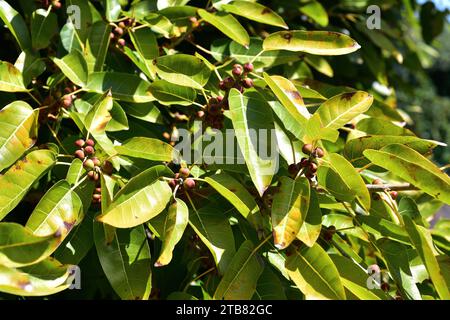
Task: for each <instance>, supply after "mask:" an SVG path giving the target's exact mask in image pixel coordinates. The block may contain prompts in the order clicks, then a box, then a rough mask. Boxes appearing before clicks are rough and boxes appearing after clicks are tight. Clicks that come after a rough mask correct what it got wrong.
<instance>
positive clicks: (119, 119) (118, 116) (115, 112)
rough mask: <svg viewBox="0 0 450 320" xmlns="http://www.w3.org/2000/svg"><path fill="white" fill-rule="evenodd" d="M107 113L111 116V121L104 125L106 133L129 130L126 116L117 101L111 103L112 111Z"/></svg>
mask: <svg viewBox="0 0 450 320" xmlns="http://www.w3.org/2000/svg"><path fill="white" fill-rule="evenodd" d="M109 113H110V114H111V120H110V121H109V122H108V124H107V125H106V128H105V130H106V131H108V132H117V131H122V130H128V129H130V127H129V126H128V118H127V114H126V113H125V111H124V110H123V109H122V107H121V106H120V104H119V103H118V102H117V101H114V102H113V106H112V109H111V110H110V112H109Z"/></svg>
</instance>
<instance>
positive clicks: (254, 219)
mask: <svg viewBox="0 0 450 320" xmlns="http://www.w3.org/2000/svg"><path fill="white" fill-rule="evenodd" d="M205 181H206V182H207V183H208V184H209V185H210V186H211V187H213V188H214V189H215V190H216V191H217V192H218V193H220V194H221V195H222V196H223V197H224V198H225V199H227V200H228V201H229V202H230V203H231V204H232V205H233V206H234V207H235V208H236V209H237V210H238V211H239V213H240V214H242V215H243V216H244V217H245V218H246V219H248V220H249V221H250V222H251V223H252V224H253V225H254V226H255V228H256V230H262V228H263V227H262V221H261V216H260V215H261V212H260V210H259V206H258V204H257V203H256V201H255V199H254V198H253V196H252V195H251V194H250V193H249V192H248V191H247V189H246V188H245V187H244V186H243V185H242V184H240V183H239V181H237V180H236V179H234V178H233V177H232V176H230V175H228V174H226V173H224V172H221V173H219V174H214V175H212V176H209V177H206V178H205Z"/></svg>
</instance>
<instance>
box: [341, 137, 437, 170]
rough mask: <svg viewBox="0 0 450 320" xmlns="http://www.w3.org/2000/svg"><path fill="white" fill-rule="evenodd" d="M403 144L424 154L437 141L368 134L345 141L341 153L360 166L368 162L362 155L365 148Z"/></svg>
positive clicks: (375, 148)
mask: <svg viewBox="0 0 450 320" xmlns="http://www.w3.org/2000/svg"><path fill="white" fill-rule="evenodd" d="M394 143H396V144H404V145H405V146H408V147H410V148H412V149H414V150H416V151H417V152H419V153H421V154H426V153H428V152H430V151H431V150H432V149H433V148H435V147H436V146H437V145H438V144H439V143H438V142H436V141H433V140H424V139H420V138H417V137H413V136H391V135H381V136H377V135H370V136H364V137H360V138H356V139H351V140H349V141H347V143H346V144H345V146H344V152H343V155H344V156H345V157H346V158H347V159H348V160H350V162H351V163H352V164H353V165H354V166H356V167H362V166H365V165H366V164H368V163H370V161H369V160H368V159H367V158H365V157H364V155H363V153H364V150H366V149H374V150H379V149H381V148H383V147H385V146H387V145H390V144H394Z"/></svg>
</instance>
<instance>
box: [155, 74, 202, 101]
mask: <svg viewBox="0 0 450 320" xmlns="http://www.w3.org/2000/svg"><path fill="white" fill-rule="evenodd" d="M148 89H149V93H150V94H151V96H152V99H151V100H155V99H156V100H158V102H159V103H161V104H163V105H171V104H179V105H182V106H189V105H192V104H193V102H194V101H195V98H196V97H197V92H196V91H195V90H194V89H193V88H189V87H184V86H178V85H175V84H173V83H170V82H167V81H165V80H156V81H154V82H152V84H151V85H150V87H149V88H148Z"/></svg>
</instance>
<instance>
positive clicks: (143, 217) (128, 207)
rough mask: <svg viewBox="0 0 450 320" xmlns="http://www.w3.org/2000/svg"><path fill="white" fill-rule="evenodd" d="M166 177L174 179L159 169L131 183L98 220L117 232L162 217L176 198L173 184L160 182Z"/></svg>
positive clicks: (129, 182) (146, 172)
mask: <svg viewBox="0 0 450 320" xmlns="http://www.w3.org/2000/svg"><path fill="white" fill-rule="evenodd" d="M162 176H167V177H170V176H173V173H172V171H170V170H169V169H168V168H167V167H165V166H162V165H159V166H154V167H152V168H149V169H147V170H145V171H143V172H141V173H140V174H138V175H137V176H135V177H133V178H132V179H130V180H129V181H128V183H127V184H126V186H125V187H124V188H122V189H121V190H120V191H119V192H118V193H117V194H116V195H115V197H114V200H113V202H112V203H111V205H110V206H109V207H108V208H107V209H106V210H105V212H104V213H103V214H102V215H101V216H99V217H98V218H97V220H99V221H101V222H103V223H106V224H109V225H111V226H113V227H116V228H131V227H134V226H137V225H139V224H142V223H144V222H146V221H148V220H150V219H151V218H153V217H155V216H156V215H158V214H159V213H160V212H161V211H162V210H163V209H164V208H165V207H166V205H167V203H168V202H169V200H170V197H171V196H172V190H171V189H170V187H169V184H168V183H167V182H166V181H161V180H159V178H160V177H162ZM136 203H137V204H139V205H135V204H136Z"/></svg>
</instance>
